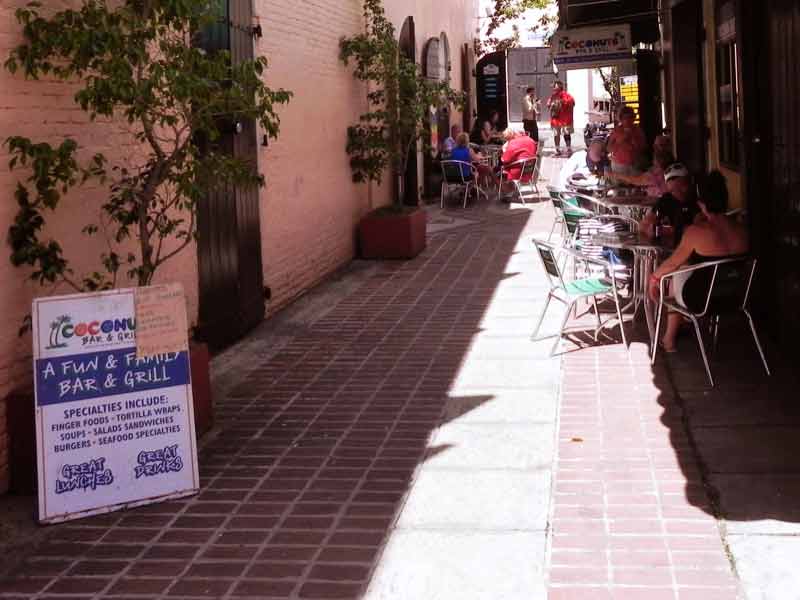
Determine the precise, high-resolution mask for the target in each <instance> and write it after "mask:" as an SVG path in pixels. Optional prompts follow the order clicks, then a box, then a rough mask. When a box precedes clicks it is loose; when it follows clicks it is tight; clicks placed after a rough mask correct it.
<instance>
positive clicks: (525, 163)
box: [497, 156, 539, 204]
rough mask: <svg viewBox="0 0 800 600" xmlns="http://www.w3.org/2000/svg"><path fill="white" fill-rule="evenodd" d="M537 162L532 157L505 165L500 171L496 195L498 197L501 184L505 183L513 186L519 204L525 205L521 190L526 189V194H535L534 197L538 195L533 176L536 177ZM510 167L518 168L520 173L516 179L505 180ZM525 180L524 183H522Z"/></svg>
mask: <svg viewBox="0 0 800 600" xmlns="http://www.w3.org/2000/svg"><path fill="white" fill-rule="evenodd" d="M538 162H539V160H538V159H537V157H535V156H533V157H531V158H522V159H520V160H515V161H514V162H513V163H509V164H507V165H503V166H502V167H501V169H500V180H499V181H500V182H499V183H498V184H497V195H498V196H500V195H501V193H502V191H503V183H504V182H507V181H511V182H512V183H513V184H514V188H515V190H514V191H515V192H516V193H517V196H518V197H519V199H520V202H522V203H523V204H526V202H525V198H524V197H523V196H522V188H523V187H527V188H528V189H527V193H530V192H535V193H536V195H537V196H538V195H539V188H538V187H536V180H535V179H534V176H535V175H536V164H537V163H538ZM512 167H519V168H520V173H519V177H518V178H517V179H507V178H506V176H507V175H508V170H509V169H510V168H512ZM523 180H525V181H523Z"/></svg>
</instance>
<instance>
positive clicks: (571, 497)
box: [549, 338, 738, 600]
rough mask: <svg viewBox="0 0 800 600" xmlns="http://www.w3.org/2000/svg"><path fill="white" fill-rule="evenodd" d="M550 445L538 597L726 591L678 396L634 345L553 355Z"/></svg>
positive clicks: (654, 599)
mask: <svg viewBox="0 0 800 600" xmlns="http://www.w3.org/2000/svg"><path fill="white" fill-rule="evenodd" d="M639 339H640V340H641V338H639ZM558 454H559V456H558V467H557V469H556V477H555V494H554V501H553V507H554V508H553V520H552V539H551V552H550V570H549V583H550V594H549V598H551V599H552V600H578V599H583V598H591V599H592V600H601V599H612V598H613V599H615V600H617V599H625V600H627V599H639V598H641V599H645V598H646V599H648V600H660V599H661V598H664V599H669V600H693V599H698V600H699V599H704V600H717V599H719V600H723V599H724V600H735V599H736V598H737V594H738V581H737V579H736V578H735V576H734V574H733V572H732V568H731V564H730V562H729V560H728V559H727V556H726V548H725V546H724V543H723V539H722V532H721V531H720V526H719V524H718V522H717V519H716V516H715V511H714V508H713V506H712V503H711V501H710V499H709V497H708V495H707V491H706V489H705V485H704V480H703V477H702V473H701V470H700V464H699V462H698V460H697V456H696V453H695V450H694V447H693V444H692V443H691V440H690V437H689V435H688V433H687V431H686V429H685V427H684V422H683V412H682V408H681V405H680V403H679V401H678V399H677V398H676V396H675V393H674V391H673V390H672V385H671V383H670V380H669V377H668V373H667V370H666V369H665V367H664V366H663V364H660V363H659V364H657V365H656V368H655V369H653V368H651V366H650V363H649V357H648V355H647V346H646V344H644V343H641V341H639V342H635V343H634V344H633V345H632V346H631V351H630V355H628V354H626V353H625V352H624V351H623V349H622V346H621V345H619V344H616V345H603V346H593V347H584V348H582V349H581V350H579V351H577V352H571V353H569V354H568V355H567V356H566V357H565V358H564V361H563V380H562V396H561V404H560V427H559V443H558Z"/></svg>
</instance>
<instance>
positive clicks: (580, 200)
mask: <svg viewBox="0 0 800 600" xmlns="http://www.w3.org/2000/svg"><path fill="white" fill-rule="evenodd" d="M572 197H573V198H574V199H575V202H576V203H577V205H578V206H580V207H581V208H583V209H585V210H588V211H590V212H592V213H594V214H596V215H607V214H611V211H610V210H609V209H608V207H607V206H606V205H605V204H603V201H602V200H601V199H600V198H595V197H594V196H590V195H588V194H581V193H578V192H576V193H573V194H572Z"/></svg>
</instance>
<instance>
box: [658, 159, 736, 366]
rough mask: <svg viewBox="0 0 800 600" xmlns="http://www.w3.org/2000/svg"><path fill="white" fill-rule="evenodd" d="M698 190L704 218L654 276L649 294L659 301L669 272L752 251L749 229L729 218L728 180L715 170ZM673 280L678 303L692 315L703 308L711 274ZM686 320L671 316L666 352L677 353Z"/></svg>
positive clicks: (687, 230)
mask: <svg viewBox="0 0 800 600" xmlns="http://www.w3.org/2000/svg"><path fill="white" fill-rule="evenodd" d="M697 187H698V196H699V198H698V200H697V205H698V207H699V210H700V217H699V218H698V219H697V222H696V223H695V224H693V225H689V226H688V227H687V228H686V231H685V232H684V234H683V237H682V238H681V242H680V244H679V245H678V247H677V248H676V249H675V252H673V253H672V255H671V256H670V257H669V258H668V259H667V260H666V261H664V263H662V264H661V266H660V267H658V269H656V270H655V272H654V273H653V274H652V275H651V276H650V282H649V284H650V285H649V294H650V297H651V298H653V299H654V300H656V301H657V300H658V297H659V282H660V281H661V278H662V277H663V276H664V275H666V274H667V273H671V272H673V271H676V270H678V269H680V268H681V267H684V266H689V265H697V264H701V263H704V262H711V261H715V260H720V259H723V258H731V257H734V256H738V255H742V254H746V253H747V251H748V249H749V240H748V235H747V228H746V227H745V226H744V225H742V224H741V223H739V222H737V221H736V219H734V218H732V217H728V216H726V215H725V211H726V210H727V208H728V189H727V187H726V185H725V177H723V175H722V174H721V173H720V172H719V171H712V172H711V173H709V174H708V175H706V176H705V177H703V178H702V179H701V181H700V184H699V185H698V186H697ZM672 281H673V284H674V289H672V290H671V292H672V295H673V297H674V298H675V301H676V302H677V303H678V304H680V305H681V306H685V307H687V308H688V309H689V310H691V311H692V312H699V311H700V310H702V309H703V305H704V304H705V300H706V296H707V294H708V288H709V285H710V284H711V280H710V272H703V271H701V272H699V273H698V272H695V273H689V274H687V275H685V276H683V277H682V276H680V275H678V276H675V277H674V278H673V280H672ZM682 320H683V317H682V316H681V315H680V314H678V313H670V314H668V315H667V328H666V331H665V332H664V337H663V338H661V346H662V347H663V348H664V350H665V351H667V352H674V351H675V336H676V335H677V334H678V329H679V328H680V325H681V322H682Z"/></svg>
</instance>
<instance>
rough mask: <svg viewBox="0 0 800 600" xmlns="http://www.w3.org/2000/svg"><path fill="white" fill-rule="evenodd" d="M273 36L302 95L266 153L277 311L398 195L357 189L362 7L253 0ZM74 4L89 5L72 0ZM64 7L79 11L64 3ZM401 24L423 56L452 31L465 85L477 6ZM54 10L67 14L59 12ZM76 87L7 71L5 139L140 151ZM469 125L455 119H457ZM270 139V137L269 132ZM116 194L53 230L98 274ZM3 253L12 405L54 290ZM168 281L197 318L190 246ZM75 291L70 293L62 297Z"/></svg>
mask: <svg viewBox="0 0 800 600" xmlns="http://www.w3.org/2000/svg"><path fill="white" fill-rule="evenodd" d="M253 2H254V9H255V10H254V12H255V14H256V16H257V18H258V19H259V21H260V23H261V25H262V28H263V31H264V37H263V38H261V39H260V40H257V41H256V46H255V49H256V53H257V54H261V55H265V56H267V57H268V58H269V60H270V65H271V66H270V69H269V71H268V72H267V80H268V83H269V85H271V86H273V87H284V88H286V89H289V90H291V91H292V92H294V98H293V99H292V101H291V104H290V105H289V106H287V107H283V108H281V110H280V114H281V118H282V125H281V135H280V139H279V140H277V141H273V142H271V143H270V145H269V147H266V148H264V147H261V148H260V150H259V157H258V158H259V166H260V168H261V170H262V172H263V173H264V174H265V175H266V178H267V186H266V187H265V188H264V189H262V191H261V235H262V253H263V265H264V278H265V285H267V286H269V287H270V289H271V291H272V300H271V302H270V304H269V306H268V310H269V311H270V312H275V311H276V310H278V309H279V308H280V307H282V306H284V305H286V304H287V303H288V302H290V301H291V300H292V299H293V298H295V297H296V296H297V295H299V294H301V293H302V292H304V291H305V290H307V289H308V288H309V287H311V286H313V285H314V284H315V283H316V282H318V281H319V280H321V279H322V278H324V277H325V276H326V275H328V274H329V273H331V272H332V271H333V270H335V269H336V268H338V267H339V266H341V265H343V264H345V263H347V262H348V261H349V260H351V259H352V257H353V256H354V252H355V224H356V223H357V221H358V219H359V218H360V217H361V216H363V215H364V214H365V213H366V212H367V211H368V210H369V209H370V208H371V207H373V206H377V205H379V204H382V203H385V202H386V201H387V200H388V197H389V193H388V186H387V185H384V186H382V187H379V186H373V187H372V189H371V190H368V187H367V186H365V185H356V184H353V183H352V181H351V175H350V168H349V166H348V157H347V155H346V153H345V151H344V148H345V139H346V127H347V125H349V124H351V123H354V122H355V121H356V119H357V116H358V114H359V113H360V112H362V111H363V109H364V107H365V100H364V89H363V88H362V87H361V86H360V85H359V84H357V83H356V82H355V81H354V80H353V78H352V76H351V73H350V70H349V69H347V68H345V67H344V66H343V65H342V64H341V63H340V62H339V60H338V43H339V39H340V38H341V37H342V36H344V35H350V34H353V33H355V32H358V31H361V30H362V29H363V22H362V14H361V4H360V2H359V1H358V0H315V1H314V2H292V3H287V2H284V1H283V0H253ZM71 3H72V4H73V5H74V4H76V3H77V0H72V2H71ZM22 4H24V2H23V0H6V1H5V2H3V3H2V4H0V62H1V61H4V60H5V57H6V56H7V54H8V52H9V50H10V49H11V48H12V47H13V46H14V45H15V44H17V43H19V42H20V41H21V36H20V34H19V31H18V26H17V25H16V21H15V19H14V18H13V10H14V8H16V6H20V5H22ZM57 4H58V7H59V8H60V7H62V6H65V5H68V4H70V1H69V0H65V1H63V2H62V1H59V2H58V3H57ZM385 4H386V10H387V14H388V15H389V17H390V18H391V19H392V21H393V22H394V23H395V26H396V28H397V30H398V32H399V30H400V27H401V25H402V23H403V21H404V19H405V18H406V17H407V16H409V15H413V16H414V19H415V24H416V40H417V57H418V59H421V56H422V47H423V45H424V43H425V42H426V41H427V39H428V38H430V37H438V36H439V35H440V34H441V33H442V32H446V33H447V36H448V38H449V42H450V48H451V60H452V72H451V75H452V84H453V86H454V87H458V86H459V85H460V73H461V62H460V61H461V53H460V48H461V47H462V46H463V44H464V43H470V44H471V39H472V35H473V29H474V27H475V25H476V21H475V16H476V15H477V9H476V0H449V1H448V2H447V3H446V8H445V7H444V6H443V4H442V3H439V2H430V1H429V0H416V1H408V0H385ZM53 8H56V7H55V6H54V7H53ZM74 90H75V88H74V87H72V86H69V85H65V84H62V83H56V82H48V81H39V82H27V81H25V80H24V79H23V78H22V77H21V76H19V75H17V76H14V77H12V76H11V75H10V74H9V73H8V72H6V71H5V70H0V137H2V138H5V137H6V136H8V135H26V136H29V137H32V138H34V139H36V140H42V141H50V142H52V143H58V142H60V141H61V140H62V139H63V138H64V137H65V136H72V137H74V138H75V139H77V141H78V142H79V143H80V145H81V147H82V148H84V149H85V154H86V155H89V154H91V153H94V152H97V151H102V152H105V153H107V154H108V155H109V156H110V157H112V158H118V159H122V158H124V157H130V156H132V155H133V156H135V153H136V148H135V147H133V146H131V142H130V137H129V135H128V134H127V133H126V132H125V131H124V129H122V128H121V127H119V126H118V125H117V124H114V123H109V122H97V123H89V122H88V120H87V119H86V117H85V116H84V114H83V113H82V112H81V111H80V110H79V109H77V108H76V107H75V105H74V104H73V102H72V94H73V93H74ZM457 119H459V116H458V115H453V122H456V120H457ZM259 138H260V136H259ZM7 163H8V156H7V153H6V150H5V149H4V148H3V149H0V198H2V201H0V236H3V238H5V232H6V231H7V229H8V226H9V224H10V223H11V221H12V219H13V216H14V213H15V203H14V200H13V190H14V187H15V185H16V182H17V180H18V179H19V178H20V177H21V175H22V172H20V171H15V172H14V173H10V172H9V170H8V168H7ZM103 193H104V190H103V189H101V188H99V187H96V186H95V187H87V188H83V189H80V190H76V191H75V192H73V193H72V194H70V196H69V197H68V198H67V199H66V201H65V204H64V206H65V207H68V209H67V210H65V211H60V212H59V217H58V218H57V219H55V220H54V221H53V222H52V224H51V225H50V228H49V229H48V232H49V233H52V234H53V235H54V237H57V238H58V239H59V240H60V241H61V242H62V244H63V246H64V248H65V250H66V254H67V256H69V257H72V258H74V259H75V266H76V270H77V271H78V272H80V271H81V270H84V269H90V268H93V267H94V265H95V264H96V260H97V259H96V257H97V256H99V253H100V251H101V249H102V247H103V242H102V239H100V238H96V239H87V238H86V237H85V236H83V235H81V233H80V230H81V228H82V227H83V225H85V224H86V223H87V222H89V220H95V219H96V215H97V207H98V203H99V202H100V200H101V198H102V196H103ZM4 248H5V249H4V250H3V251H2V252H0V283H2V286H0V325H2V328H1V329H0V399H2V398H4V397H5V396H6V395H7V394H8V392H9V391H10V390H12V389H14V388H15V387H17V386H20V385H24V384H25V381H26V379H27V376H28V373H29V370H30V355H31V351H30V339H29V337H23V338H19V337H18V336H17V330H18V328H19V325H20V324H21V321H22V318H23V317H24V315H25V314H27V313H28V312H29V311H30V302H31V299H32V298H33V297H34V296H35V295H37V294H41V293H42V290H41V289H40V288H38V287H37V286H35V285H33V284H31V283H29V282H27V281H26V277H25V271H24V270H21V269H16V268H14V267H13V266H12V265H11V264H10V262H9V261H8V258H7V255H8V248H7V247H5V246H4ZM158 280H159V281H180V282H182V283H183V285H184V288H185V290H186V293H187V301H188V304H189V314H190V319H191V320H192V321H193V322H194V320H195V319H196V315H197V303H198V290H197V256H196V251H195V249H194V248H190V249H188V250H187V251H185V252H184V253H183V254H181V255H180V256H179V257H178V258H176V259H175V260H174V261H173V262H171V263H168V264H167V265H165V266H164V267H163V268H162V270H161V271H160V272H159V276H158ZM69 291H70V290H68V289H65V288H62V289H59V290H57V292H59V293H67V292H69ZM3 419H4V416H3V412H2V410H0V490H2V480H3V472H4V471H3V469H4V467H3V464H2V463H3V462H4V459H3V457H4V456H5V455H4V450H3V446H4V443H3V431H4V424H3Z"/></svg>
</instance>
